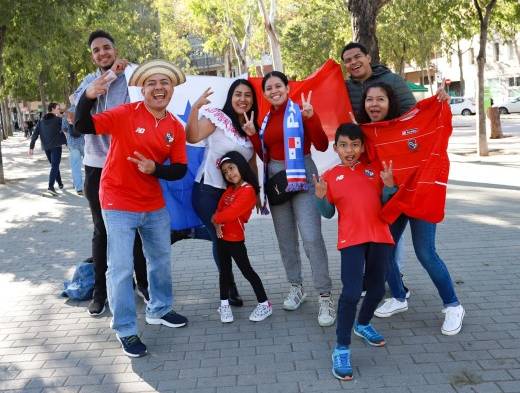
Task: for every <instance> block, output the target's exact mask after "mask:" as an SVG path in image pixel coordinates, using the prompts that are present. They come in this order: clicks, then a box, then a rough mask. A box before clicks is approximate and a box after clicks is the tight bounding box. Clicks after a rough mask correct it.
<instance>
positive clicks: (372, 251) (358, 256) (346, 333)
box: [336, 243, 393, 345]
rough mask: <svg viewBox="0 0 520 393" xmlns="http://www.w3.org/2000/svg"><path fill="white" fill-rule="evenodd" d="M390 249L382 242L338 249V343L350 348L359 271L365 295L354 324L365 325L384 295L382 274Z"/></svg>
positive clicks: (359, 296) (360, 285) (358, 294)
mask: <svg viewBox="0 0 520 393" xmlns="http://www.w3.org/2000/svg"><path fill="white" fill-rule="evenodd" d="M392 248H393V246H392V245H391V244H384V243H363V244H358V245H355V246H350V247H346V248H342V249H341V250H340V251H341V283H342V284H343V289H342V290H341V296H340V297H339V301H338V321H337V325H336V335H337V340H338V344H340V345H350V336H351V330H352V326H354V321H355V319H356V308H357V304H358V302H359V299H360V298H361V290H362V286H363V270H364V271H365V283H366V288H367V294H366V296H365V298H364V299H363V304H362V305H361V309H360V310H359V314H358V322H359V323H360V324H361V325H367V324H369V323H370V320H371V319H372V317H373V316H374V311H375V310H376V308H377V305H378V304H379V302H380V301H381V300H382V299H383V296H384V295H385V271H386V266H387V265H388V263H389V259H390V256H391V254H392Z"/></svg>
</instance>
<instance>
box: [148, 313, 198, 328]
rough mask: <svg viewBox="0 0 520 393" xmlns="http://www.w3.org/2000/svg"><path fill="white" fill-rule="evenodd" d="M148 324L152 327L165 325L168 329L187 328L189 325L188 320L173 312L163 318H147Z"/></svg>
mask: <svg viewBox="0 0 520 393" xmlns="http://www.w3.org/2000/svg"><path fill="white" fill-rule="evenodd" d="M146 323H148V324H150V325H164V326H168V327H174V328H179V327H183V326H186V324H187V323H188V318H186V317H183V316H182V315H180V314H177V313H176V312H175V311H173V310H171V311H170V312H168V313H167V314H165V315H163V316H162V317H161V318H151V317H148V316H147V317H146Z"/></svg>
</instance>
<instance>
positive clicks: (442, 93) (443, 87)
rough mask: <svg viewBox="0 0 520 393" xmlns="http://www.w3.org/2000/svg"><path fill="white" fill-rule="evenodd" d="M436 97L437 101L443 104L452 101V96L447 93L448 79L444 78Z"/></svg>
mask: <svg viewBox="0 0 520 393" xmlns="http://www.w3.org/2000/svg"><path fill="white" fill-rule="evenodd" d="M435 95H436V96H437V100H439V101H441V102H442V101H449V100H450V98H451V97H450V95H449V94H448V93H446V79H444V78H442V82H441V85H440V86H439V88H438V89H437V93H435Z"/></svg>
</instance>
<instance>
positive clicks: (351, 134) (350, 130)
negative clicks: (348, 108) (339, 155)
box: [334, 123, 365, 144]
mask: <svg viewBox="0 0 520 393" xmlns="http://www.w3.org/2000/svg"><path fill="white" fill-rule="evenodd" d="M340 136H346V137H348V139H350V140H351V141H355V140H356V139H359V140H360V141H361V142H363V143H364V142H365V136H364V135H363V130H361V127H360V126H358V125H357V124H355V123H343V124H340V126H339V127H338V129H337V130H336V135H335V136H334V144H337V143H338V139H339V137H340Z"/></svg>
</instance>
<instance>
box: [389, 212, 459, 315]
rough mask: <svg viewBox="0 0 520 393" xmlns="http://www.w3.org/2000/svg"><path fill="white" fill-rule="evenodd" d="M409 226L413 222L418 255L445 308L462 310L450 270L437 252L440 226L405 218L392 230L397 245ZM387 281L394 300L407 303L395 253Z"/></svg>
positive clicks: (395, 223) (413, 239) (399, 219)
mask: <svg viewBox="0 0 520 393" xmlns="http://www.w3.org/2000/svg"><path fill="white" fill-rule="evenodd" d="M408 222H410V231H411V233H412V243H413V248H414V250H415V255H416V256H417V259H419V262H420V263H421V265H422V266H423V268H424V269H425V270H426V272H427V273H428V275H429V276H430V278H431V280H432V281H433V284H434V285H435V287H436V288H437V291H438V292H439V295H440V297H441V299H442V303H443V304H444V307H453V306H458V305H459V304H460V303H459V300H458V299H457V295H456V294H455V289H454V287H453V282H452V280H451V276H450V273H449V272H448V268H447V267H446V265H445V264H444V262H443V261H442V259H441V258H440V257H439V255H438V254H437V251H436V250H435V231H436V228H437V225H436V224H432V223H431V222H427V221H424V220H419V219H416V218H412V217H408V216H406V215H404V214H403V215H401V216H399V218H398V219H397V220H396V221H395V222H394V223H393V224H392V225H391V226H390V231H391V232H392V236H393V238H394V241H396V242H397V240H398V239H400V238H401V235H402V234H403V231H404V229H405V227H406V224H407V223H408ZM386 279H387V282H388V286H389V287H390V291H391V292H392V296H393V297H395V298H396V299H398V300H401V301H404V299H405V290H404V286H403V280H402V279H401V273H400V271H399V267H398V266H397V262H396V258H395V249H394V254H393V257H392V258H390V264H389V266H388V273H387V276H386Z"/></svg>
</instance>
